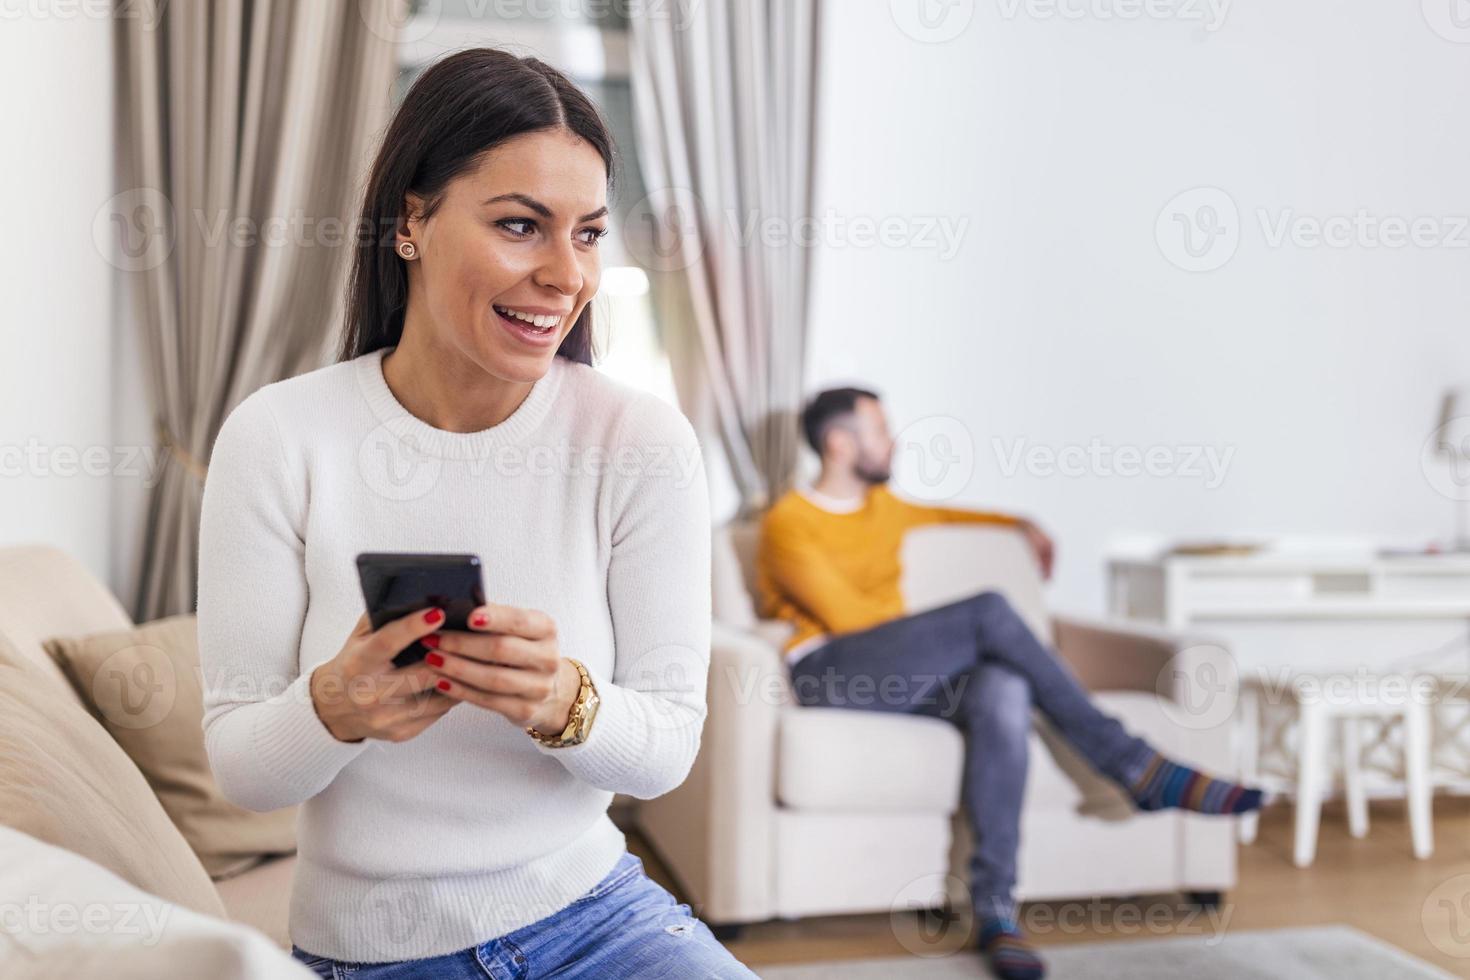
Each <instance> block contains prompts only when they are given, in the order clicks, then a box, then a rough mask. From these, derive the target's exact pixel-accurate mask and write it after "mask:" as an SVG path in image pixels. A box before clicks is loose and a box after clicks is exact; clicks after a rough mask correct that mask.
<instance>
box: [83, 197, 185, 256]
mask: <svg viewBox="0 0 1470 980" xmlns="http://www.w3.org/2000/svg"><path fill="white" fill-rule="evenodd" d="M176 241H177V225H176V224H175V219H174V206H173V202H171V201H170V200H169V199H168V198H167V197H166V196H165V195H164V194H163V192H162V191H159V190H156V189H154V188H152V187H135V188H133V189H132V190H126V191H123V192H122V193H120V194H114V195H113V196H112V197H110V198H108V199H107V200H106V201H105V202H103V204H102V206H101V207H100V208H98V209H97V212H96V213H95V214H94V215H93V216H92V244H93V245H95V246H96V248H97V254H99V255H101V256H102V257H103V258H105V259H107V261H108V262H110V263H111V264H112V265H114V266H116V267H117V268H119V269H121V270H122V271H124V272H145V271H147V270H149V269H156V268H158V267H159V266H160V265H162V264H163V263H165V262H167V261H168V257H169V256H170V255H172V254H173V251H174V244H175V242H176Z"/></svg>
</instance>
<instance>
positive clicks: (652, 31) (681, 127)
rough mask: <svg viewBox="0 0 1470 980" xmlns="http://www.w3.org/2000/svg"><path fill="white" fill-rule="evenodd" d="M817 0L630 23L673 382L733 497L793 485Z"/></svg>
mask: <svg viewBox="0 0 1470 980" xmlns="http://www.w3.org/2000/svg"><path fill="white" fill-rule="evenodd" d="M821 12H822V2H821V0H685V2H671V3H666V4H654V5H647V6H644V7H639V8H638V9H637V12H636V13H635V14H634V16H633V18H632V20H631V22H630V42H631V43H630V47H631V50H630V58H631V62H632V78H633V102H634V121H635V131H636V134H637V143H638V156H639V163H640V166H641V167H642V170H643V175H644V183H645V185H646V186H647V187H648V189H649V194H648V197H647V198H646V199H645V200H644V201H643V202H640V204H639V205H638V206H637V208H635V210H634V213H633V214H632V215H630V218H629V222H628V226H627V235H628V237H629V240H630V241H629V245H630V249H632V250H634V251H635V252H637V253H638V258H639V259H640V261H641V262H642V264H643V265H644V267H645V268H647V269H648V270H649V275H650V280H651V287H652V294H653V300H654V305H655V309H656V311H657V315H658V319H659V322H660V325H661V327H662V329H663V333H664V339H665V344H666V346H667V347H668V349H669V354H670V360H671V362H672V365H673V370H674V380H675V384H676V386H677V387H678V389H679V397H680V401H681V402H682V404H683V406H684V409H685V411H686V412H688V414H689V415H690V417H691V418H692V419H693V420H694V421H695V424H696V425H697V426H699V427H700V428H701V429H702V430H705V431H710V430H712V431H714V432H715V433H717V434H718V440H719V444H720V446H721V447H722V448H723V450H724V453H725V456H726V457H727V461H728V464H729V470H730V474H731V477H732V478H733V481H734V483H735V486H736V490H737V493H738V496H739V511H740V513H741V514H742V515H749V514H752V513H754V512H757V511H759V510H760V509H762V508H763V507H764V506H766V504H768V503H769V502H770V501H772V500H773V499H774V498H775V497H776V496H778V495H779V494H780V493H782V492H783V491H785V490H786V489H787V488H788V487H789V486H790V484H791V482H792V480H793V478H794V475H795V469H796V462H797V453H798V447H799V433H798V431H797V423H796V415H797V412H798V411H799V409H800V402H801V397H802V379H803V375H804V369H805V359H806V336H807V311H808V306H809V293H810V288H809V281H810V268H811V258H812V251H813V247H814V242H813V241H811V240H810V239H811V237H812V236H811V231H812V229H813V228H814V223H813V221H812V215H811V210H812V206H813V205H812V197H813V180H814V167H815V150H816V148H815V145H814V140H815V133H816V108H817V52H818V29H819V25H820V19H821Z"/></svg>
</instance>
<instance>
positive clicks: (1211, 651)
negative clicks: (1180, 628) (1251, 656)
mask: <svg viewBox="0 0 1470 980" xmlns="http://www.w3.org/2000/svg"><path fill="white" fill-rule="evenodd" d="M1052 627H1053V629H1054V630H1055V631H1056V645H1057V654H1058V656H1060V657H1061V658H1062V660H1063V661H1064V662H1066V664H1067V666H1069V667H1071V668H1072V671H1073V672H1074V673H1076V675H1077V677H1078V679H1079V680H1080V681H1081V682H1082V686H1083V687H1085V688H1087V689H1088V690H1089V691H1146V692H1150V693H1153V694H1158V695H1159V696H1161V697H1167V698H1169V699H1170V700H1172V701H1176V702H1179V703H1181V704H1183V703H1188V699H1189V690H1188V685H1189V684H1190V683H1191V678H1192V677H1195V676H1198V674H1199V672H1200V671H1201V670H1203V669H1204V667H1203V665H1205V664H1214V665H1215V666H1216V668H1217V669H1216V670H1215V673H1216V674H1217V675H1218V676H1220V677H1221V679H1222V680H1224V679H1225V678H1226V677H1228V678H1229V681H1230V683H1231V684H1232V685H1233V684H1235V670H1234V661H1233V659H1232V658H1231V657H1230V653H1229V651H1228V650H1227V649H1226V647H1225V645H1224V643H1223V642H1222V641H1220V640H1216V639H1212V638H1210V637H1206V636H1199V635H1195V634H1185V633H1175V632H1172V631H1170V630H1168V629H1166V628H1164V627H1162V626H1154V625H1151V624H1147V623H1135V622H1127V621H1121V620H1113V621H1107V620H1089V619H1083V618H1080V617H1074V616H1055V617H1053V618H1052Z"/></svg>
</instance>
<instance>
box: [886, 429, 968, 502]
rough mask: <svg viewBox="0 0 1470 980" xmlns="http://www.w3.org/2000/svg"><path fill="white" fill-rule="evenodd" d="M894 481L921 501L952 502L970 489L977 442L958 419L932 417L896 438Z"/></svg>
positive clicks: (903, 430) (901, 488)
mask: <svg viewBox="0 0 1470 980" xmlns="http://www.w3.org/2000/svg"><path fill="white" fill-rule="evenodd" d="M893 453H894V461H895V463H896V465H895V466H894V473H893V480H894V483H895V484H897V486H898V488H899V490H900V491H902V492H903V493H905V494H908V495H909V496H911V497H913V498H915V499H918V500H930V501H938V500H949V499H952V498H953V497H955V496H956V495H958V494H959V493H960V492H962V491H963V490H964V489H965V487H967V486H969V483H970V477H971V476H973V475H974V473H975V440H974V439H973V438H972V437H971V435H970V430H969V429H968V428H967V427H966V426H965V424H964V423H963V422H961V421H960V420H959V419H957V418H954V417H953V416H950V415H929V416H926V417H925V418H921V419H919V420H917V421H915V422H913V423H911V424H909V425H906V426H904V428H903V429H902V430H901V431H900V432H899V433H898V435H897V436H896V437H895V438H894V447H893Z"/></svg>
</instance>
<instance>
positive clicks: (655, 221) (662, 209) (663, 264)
mask: <svg viewBox="0 0 1470 980" xmlns="http://www.w3.org/2000/svg"><path fill="white" fill-rule="evenodd" d="M704 213H705V208H704V202H703V201H702V200H700V198H699V195H698V194H696V193H694V192H693V191H692V190H690V189H689V188H687V187H664V188H661V189H659V190H655V191H651V192H650V193H648V194H647V195H646V196H644V198H643V199H642V200H640V201H639V202H638V203H637V204H635V205H633V207H632V208H630V209H629V211H628V213H627V215H626V216H625V218H624V220H623V247H624V248H625V249H627V251H628V254H629V255H630V256H631V257H632V258H633V259H634V260H635V261H636V262H637V263H638V264H639V265H641V266H642V267H643V268H644V269H647V270H649V271H652V272H676V271H679V270H681V269H688V268H689V267H690V266H692V265H694V263H696V262H698V261H699V259H700V256H701V255H703V253H704V238H703V236H702V235H701V234H700V216H701V215H702V214H704Z"/></svg>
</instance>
